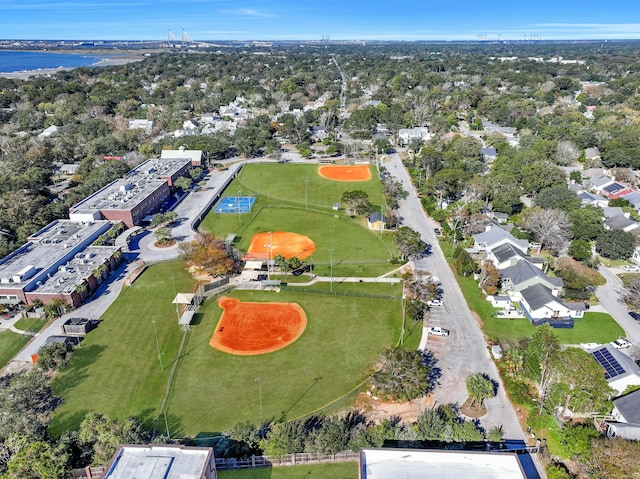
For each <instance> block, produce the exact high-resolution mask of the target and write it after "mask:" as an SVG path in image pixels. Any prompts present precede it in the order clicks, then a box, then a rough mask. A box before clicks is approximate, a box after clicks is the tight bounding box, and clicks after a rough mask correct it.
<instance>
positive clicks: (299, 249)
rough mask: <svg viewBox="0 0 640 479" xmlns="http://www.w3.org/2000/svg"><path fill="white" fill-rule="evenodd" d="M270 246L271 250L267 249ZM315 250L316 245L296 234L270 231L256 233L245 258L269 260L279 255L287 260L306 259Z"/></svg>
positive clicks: (307, 238) (305, 237)
mask: <svg viewBox="0 0 640 479" xmlns="http://www.w3.org/2000/svg"><path fill="white" fill-rule="evenodd" d="M269 244H271V245H272V246H271V248H270V247H269ZM315 250H316V244H315V243H314V242H313V241H311V239H310V238H309V237H307V236H304V235H299V234H298V233H288V232H286V231H272V232H271V233H269V232H268V231H265V232H264V233H256V234H254V235H253V237H252V238H251V244H250V245H249V249H248V250H247V256H246V257H247V258H257V259H269V258H275V257H276V256H278V255H279V254H281V255H282V256H284V257H285V258H287V259H291V258H293V257H296V258H298V259H305V258H308V257H309V256H311V255H312V254H313V252H314V251H315Z"/></svg>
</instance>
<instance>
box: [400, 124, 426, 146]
mask: <svg viewBox="0 0 640 479" xmlns="http://www.w3.org/2000/svg"><path fill="white" fill-rule="evenodd" d="M430 138H431V133H429V129H428V128H426V127H423V126H421V127H416V128H400V129H399V130H398V142H399V143H400V144H402V145H406V144H408V143H411V142H412V141H413V140H420V141H428V140H429V139H430Z"/></svg>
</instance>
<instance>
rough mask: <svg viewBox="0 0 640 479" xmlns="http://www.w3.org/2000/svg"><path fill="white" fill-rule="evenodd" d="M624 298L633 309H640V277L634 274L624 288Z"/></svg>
mask: <svg viewBox="0 0 640 479" xmlns="http://www.w3.org/2000/svg"><path fill="white" fill-rule="evenodd" d="M622 300H623V301H624V302H625V303H626V304H627V307H628V308H629V309H630V310H632V311H640V277H638V276H633V277H632V278H630V279H629V281H628V282H627V284H626V285H625V287H624V289H623V290H622Z"/></svg>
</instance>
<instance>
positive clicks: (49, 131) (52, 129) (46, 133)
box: [38, 125, 58, 140]
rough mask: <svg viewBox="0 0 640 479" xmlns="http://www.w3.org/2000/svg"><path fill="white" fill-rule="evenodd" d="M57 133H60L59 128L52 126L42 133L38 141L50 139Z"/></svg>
mask: <svg viewBox="0 0 640 479" xmlns="http://www.w3.org/2000/svg"><path fill="white" fill-rule="evenodd" d="M57 132H58V127H57V126H56V125H51V126H49V127H47V128H45V129H44V130H42V133H40V134H39V135H38V139H39V140H42V139H44V138H49V137H50V136H51V135H55V134H56V133H57Z"/></svg>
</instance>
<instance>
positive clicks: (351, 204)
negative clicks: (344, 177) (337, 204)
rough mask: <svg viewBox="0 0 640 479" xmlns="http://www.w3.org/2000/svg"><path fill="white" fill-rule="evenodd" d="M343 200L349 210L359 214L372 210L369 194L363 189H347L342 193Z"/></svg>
mask: <svg viewBox="0 0 640 479" xmlns="http://www.w3.org/2000/svg"><path fill="white" fill-rule="evenodd" d="M341 202H342V204H343V205H344V207H345V209H346V210H347V211H350V212H351V213H352V214H353V215H355V216H358V215H362V214H366V213H369V212H370V211H371V202H370V201H369V195H368V194H367V193H366V192H365V191H362V190H353V191H345V192H344V193H343V194H342V198H341Z"/></svg>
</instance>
